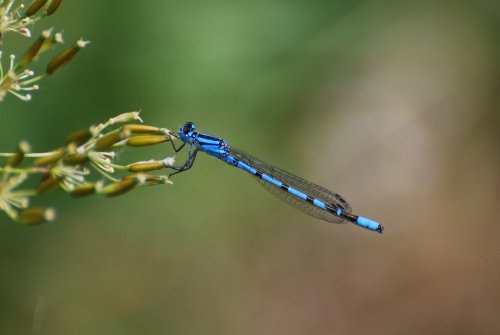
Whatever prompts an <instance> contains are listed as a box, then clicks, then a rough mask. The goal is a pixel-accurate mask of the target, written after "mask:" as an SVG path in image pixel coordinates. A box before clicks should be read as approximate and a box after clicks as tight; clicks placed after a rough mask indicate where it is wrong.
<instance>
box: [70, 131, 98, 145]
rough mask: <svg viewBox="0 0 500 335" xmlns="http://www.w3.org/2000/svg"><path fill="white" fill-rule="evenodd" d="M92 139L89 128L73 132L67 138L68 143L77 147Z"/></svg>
mask: <svg viewBox="0 0 500 335" xmlns="http://www.w3.org/2000/svg"><path fill="white" fill-rule="evenodd" d="M91 137H92V132H91V131H90V129H89V128H84V129H80V130H77V131H74V132H72V133H71V134H69V135H68V137H66V143H75V144H76V145H82V144H83V143H85V142H87V141H88V140H90V138H91Z"/></svg>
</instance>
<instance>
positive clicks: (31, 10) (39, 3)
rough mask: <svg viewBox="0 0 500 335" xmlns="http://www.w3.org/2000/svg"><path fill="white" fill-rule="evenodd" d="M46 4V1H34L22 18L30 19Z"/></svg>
mask: <svg viewBox="0 0 500 335" xmlns="http://www.w3.org/2000/svg"><path fill="white" fill-rule="evenodd" d="M46 3H47V0H34V1H33V2H32V3H31V5H30V6H29V7H28V9H27V10H26V13H25V14H24V17H30V16H33V15H35V14H36V13H37V12H38V11H39V10H40V9H41V8H42V7H43V6H44V5H45V4H46Z"/></svg>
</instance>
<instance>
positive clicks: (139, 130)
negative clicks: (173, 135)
mask: <svg viewBox="0 0 500 335" xmlns="http://www.w3.org/2000/svg"><path fill="white" fill-rule="evenodd" d="M123 129H126V130H129V131H130V132H131V133H132V134H163V132H164V130H163V129H162V128H158V127H155V126H148V125H145V124H135V123H133V124H126V125H124V126H123ZM167 131H168V130H167Z"/></svg>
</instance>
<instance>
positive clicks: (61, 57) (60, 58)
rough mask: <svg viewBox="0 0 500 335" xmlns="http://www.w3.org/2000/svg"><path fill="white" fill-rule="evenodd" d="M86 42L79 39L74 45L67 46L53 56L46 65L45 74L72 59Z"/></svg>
mask: <svg viewBox="0 0 500 335" xmlns="http://www.w3.org/2000/svg"><path fill="white" fill-rule="evenodd" d="M88 43H90V42H88V41H84V40H79V41H77V42H76V44H75V45H73V46H72V47H69V48H67V49H66V50H64V51H62V52H61V53H60V54H58V55H57V56H55V57H54V58H53V59H52V60H51V61H50V62H49V64H48V65H47V70H46V71H47V74H49V75H50V74H53V73H54V72H56V71H57V70H59V69H60V68H62V67H63V66H64V65H66V64H68V63H69V62H70V61H71V60H72V59H73V57H75V55H76V54H77V53H78V51H80V50H81V49H83V48H84V47H85V46H86V45H87V44H88Z"/></svg>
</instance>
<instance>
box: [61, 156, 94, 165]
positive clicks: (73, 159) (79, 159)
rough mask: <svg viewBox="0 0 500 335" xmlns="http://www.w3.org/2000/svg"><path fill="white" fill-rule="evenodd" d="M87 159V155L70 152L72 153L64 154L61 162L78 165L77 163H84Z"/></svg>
mask: <svg viewBox="0 0 500 335" xmlns="http://www.w3.org/2000/svg"><path fill="white" fill-rule="evenodd" d="M88 160H89V157H88V156H87V155H82V154H72V155H67V156H64V158H63V162H64V163H65V164H68V165H78V164H84V163H86V162H87V161H88Z"/></svg>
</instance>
